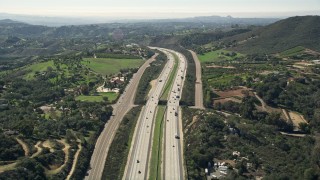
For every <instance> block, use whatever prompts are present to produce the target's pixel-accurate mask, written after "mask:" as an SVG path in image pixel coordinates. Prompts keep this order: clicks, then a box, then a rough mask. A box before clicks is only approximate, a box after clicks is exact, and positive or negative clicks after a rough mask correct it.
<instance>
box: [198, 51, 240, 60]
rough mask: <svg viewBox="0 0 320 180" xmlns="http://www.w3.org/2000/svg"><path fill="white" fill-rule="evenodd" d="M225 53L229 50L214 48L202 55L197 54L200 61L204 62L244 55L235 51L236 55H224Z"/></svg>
mask: <svg viewBox="0 0 320 180" xmlns="http://www.w3.org/2000/svg"><path fill="white" fill-rule="evenodd" d="M227 53H231V51H227V50H216V51H211V52H208V53H205V54H204V55H200V54H198V58H199V60H200V62H202V63H206V62H215V61H220V60H233V59H235V58H240V57H243V56H244V55H243V54H240V53H237V55H235V56H233V57H231V56H226V55H225V54H227ZM223 54H224V55H223Z"/></svg>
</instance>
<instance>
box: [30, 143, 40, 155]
mask: <svg viewBox="0 0 320 180" xmlns="http://www.w3.org/2000/svg"><path fill="white" fill-rule="evenodd" d="M40 144H41V141H38V142H37V144H36V145H34V147H35V148H36V149H37V152H36V153H34V154H32V156H31V158H34V157H37V156H38V155H39V154H40V153H41V152H42V148H41V147H40Z"/></svg>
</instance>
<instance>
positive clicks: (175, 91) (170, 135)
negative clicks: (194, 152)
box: [162, 50, 187, 180]
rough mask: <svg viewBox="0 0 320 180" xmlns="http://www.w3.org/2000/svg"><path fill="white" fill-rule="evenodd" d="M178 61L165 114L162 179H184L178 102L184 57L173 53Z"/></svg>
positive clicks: (184, 62) (184, 64)
mask: <svg viewBox="0 0 320 180" xmlns="http://www.w3.org/2000/svg"><path fill="white" fill-rule="evenodd" d="M170 52H171V53H174V54H176V56H177V57H178V59H179V65H178V69H177V74H176V77H175V79H174V82H173V85H172V88H171V90H170V94H169V98H168V104H167V110H166V112H165V126H164V127H165V130H164V148H163V150H164V153H163V162H164V163H163V167H162V169H163V179H175V180H179V179H184V168H183V167H184V165H183V134H182V118H181V117H182V114H181V112H182V111H181V110H180V108H179V102H180V98H181V95H182V89H183V85H184V80H185V76H186V71H187V63H186V59H185V57H184V56H183V55H182V54H180V53H178V52H175V51H171V50H170Z"/></svg>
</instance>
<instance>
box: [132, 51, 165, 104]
mask: <svg viewBox="0 0 320 180" xmlns="http://www.w3.org/2000/svg"><path fill="white" fill-rule="evenodd" d="M158 53H159V55H158V56H157V57H156V61H154V62H152V63H151V64H150V66H149V67H148V68H147V69H146V70H145V71H144V73H143V75H142V77H141V79H140V81H139V85H138V89H137V92H136V97H135V99H134V103H135V104H140V105H142V104H145V102H146V99H147V96H148V93H149V91H150V89H151V85H150V82H151V81H152V80H154V79H156V78H158V76H159V75H160V73H161V72H162V70H163V68H164V66H165V64H166V62H167V56H166V55H165V54H164V53H162V52H160V51H159V52H158Z"/></svg>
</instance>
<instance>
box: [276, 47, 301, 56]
mask: <svg viewBox="0 0 320 180" xmlns="http://www.w3.org/2000/svg"><path fill="white" fill-rule="evenodd" d="M305 49H306V48H304V47H302V46H297V47H294V48H291V49H288V50H285V51H283V52H281V53H279V54H280V56H281V57H289V56H295V55H298V54H300V53H303V51H304V50H305Z"/></svg>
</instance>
